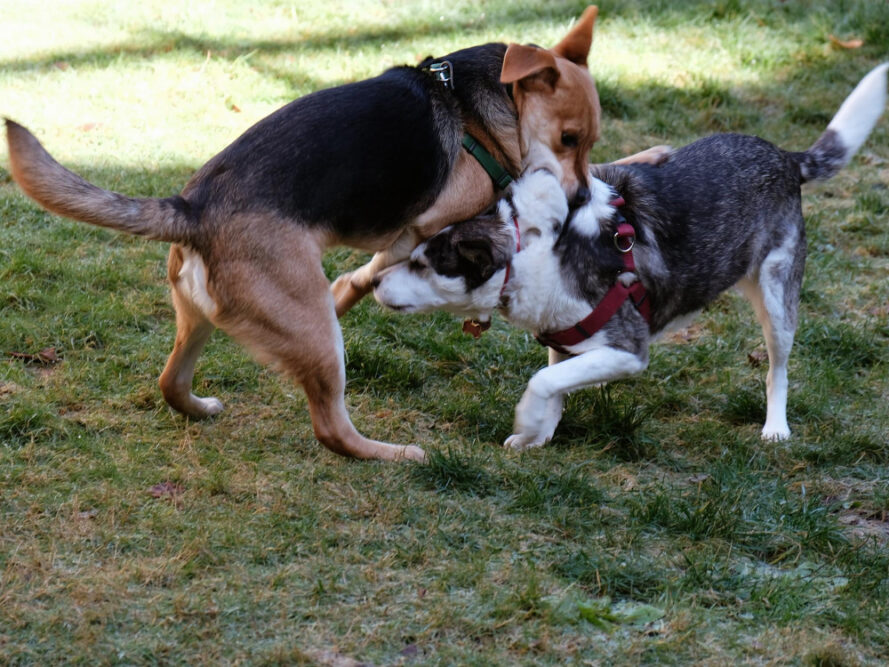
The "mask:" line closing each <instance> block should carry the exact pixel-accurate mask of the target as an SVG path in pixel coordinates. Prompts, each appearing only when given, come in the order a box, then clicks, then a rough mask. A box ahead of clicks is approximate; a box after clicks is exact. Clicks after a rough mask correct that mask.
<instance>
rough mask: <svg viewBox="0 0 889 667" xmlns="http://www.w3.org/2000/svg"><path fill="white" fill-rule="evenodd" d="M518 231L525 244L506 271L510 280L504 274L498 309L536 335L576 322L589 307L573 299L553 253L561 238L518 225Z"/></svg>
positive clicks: (498, 295) (517, 324) (550, 232)
mask: <svg viewBox="0 0 889 667" xmlns="http://www.w3.org/2000/svg"><path fill="white" fill-rule="evenodd" d="M516 231H517V232H518V233H519V234H521V235H522V238H523V245H522V248H521V252H515V253H514V254H513V256H512V258H511V259H510V262H509V264H508V265H507V266H508V267H509V268H508V269H504V271H503V273H504V274H505V273H506V272H507V270H508V271H509V279H508V280H506V276H505V275H504V282H503V284H502V288H501V289H500V290H499V293H498V294H497V309H498V310H499V311H500V312H501V314H502V315H503V317H505V318H506V319H507V320H509V321H510V322H511V323H512V324H514V325H516V326H518V327H521V328H523V329H527V330H529V331H535V332H536V331H546V330H548V329H549V328H552V327H554V326H559V325H561V323H563V322H565V321H566V320H570V321H576V318H578V317H579V316H581V315H582V314H583V313H584V312H585V310H588V309H589V305H588V304H587V303H586V302H585V301H583V300H582V299H578V298H576V297H573V296H572V295H571V292H572V291H573V290H570V288H569V287H568V286H567V285H566V284H565V282H564V279H563V274H562V267H561V262H560V258H559V255H558V254H557V253H556V252H554V250H553V247H554V245H555V241H556V238H557V237H556V236H555V235H554V234H553V233H552V231H550V230H542V229H537V228H529V229H525V230H521V228H520V227H518V226H517V227H516ZM491 282H495V281H491ZM495 284H496V283H495ZM492 291H493V290H492ZM572 318H574V319H572Z"/></svg>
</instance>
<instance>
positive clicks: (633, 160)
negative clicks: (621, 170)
mask: <svg viewBox="0 0 889 667" xmlns="http://www.w3.org/2000/svg"><path fill="white" fill-rule="evenodd" d="M672 153H673V148H672V147H671V146H652V147H651V148H646V149H645V150H644V151H640V152H639V153H634V154H633V155H628V156H627V157H623V158H621V159H620V160H615V161H614V162H612V163H611V164H639V163H643V164H653V165H655V166H657V165H659V164H663V163H664V162H666V161H667V160H668V159H669V158H670V155H672Z"/></svg>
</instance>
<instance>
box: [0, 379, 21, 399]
mask: <svg viewBox="0 0 889 667" xmlns="http://www.w3.org/2000/svg"><path fill="white" fill-rule="evenodd" d="M19 389H20V387H19V386H18V385H17V384H16V383H15V382H0V396H6V395H7V394H14V393H15V392H17V391H18V390H19Z"/></svg>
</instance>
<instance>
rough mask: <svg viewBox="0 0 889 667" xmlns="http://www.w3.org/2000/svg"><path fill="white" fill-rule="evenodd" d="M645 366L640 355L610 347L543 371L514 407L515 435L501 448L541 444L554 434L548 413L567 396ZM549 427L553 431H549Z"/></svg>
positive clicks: (537, 375)
mask: <svg viewBox="0 0 889 667" xmlns="http://www.w3.org/2000/svg"><path fill="white" fill-rule="evenodd" d="M646 366H648V362H647V360H646V359H644V358H642V357H640V355H637V354H632V353H630V352H626V351H624V350H617V349H614V348H611V347H600V348H596V349H595V350H590V351H589V352H584V353H583V354H581V355H579V356H576V357H571V358H570V359H565V360H564V361H561V362H559V363H557V364H555V365H552V366H548V367H546V368H543V369H541V370H539V371H537V373H535V374H534V377H532V378H531V381H530V382H529V383H528V388H527V389H526V390H525V393H524V395H523V396H522V400H521V401H519V404H518V406H517V407H516V416H515V426H514V428H513V430H514V431H515V433H513V435H511V436H509V437H508V438H507V439H506V442H505V443H504V445H505V446H506V447H509V448H511V449H528V448H531V447H539V446H540V445H542V444H544V443H545V442H546V441H547V440H548V439H549V438H550V437H552V432H553V431H554V430H555V427H556V424H558V419H556V423H555V424H554V423H552V414H551V412H550V410H551V409H552V408H553V406H554V405H556V404H554V403H552V400H553V399H554V398H556V397H557V398H558V400H559V402H560V403H559V404H558V405H559V413H560V414H559V417H560V416H561V400H562V399H563V397H564V396H565V394H568V393H569V392H572V391H575V390H577V389H582V388H583V387H589V386H592V385H595V384H601V383H603V382H610V381H611V380H617V379H619V378H622V377H627V376H629V375H635V374H636V373H640V372H641V371H643V370H644V369H645V367H646ZM550 427H551V428H552V430H550Z"/></svg>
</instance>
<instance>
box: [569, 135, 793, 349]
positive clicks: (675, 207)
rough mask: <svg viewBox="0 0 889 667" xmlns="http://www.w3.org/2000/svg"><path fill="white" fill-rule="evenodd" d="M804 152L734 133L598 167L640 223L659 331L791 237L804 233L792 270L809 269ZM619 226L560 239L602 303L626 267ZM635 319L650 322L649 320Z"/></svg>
mask: <svg viewBox="0 0 889 667" xmlns="http://www.w3.org/2000/svg"><path fill="white" fill-rule="evenodd" d="M800 155H801V154H800ZM796 156H797V154H792V153H788V152H785V151H783V150H781V149H779V148H777V147H776V146H774V145H772V144H770V143H768V142H767V141H764V140H762V139H759V138H756V137H750V136H745V135H736V134H727V135H715V136H712V137H708V138H706V139H702V140H700V141H697V142H695V143H693V144H690V145H688V146H685V147H684V148H681V149H679V150H677V151H676V152H675V153H674V154H673V155H672V156H671V157H670V159H669V160H668V161H667V162H666V163H665V164H663V165H661V166H658V167H652V166H649V165H621V166H616V165H600V166H596V167H594V168H593V175H594V176H596V177H597V178H600V179H601V180H603V181H605V182H606V183H608V184H610V185H611V186H612V187H613V188H614V189H615V190H616V191H617V192H618V193H619V194H620V195H621V196H623V197H624V199H625V200H626V205H625V206H624V207H623V208H622V209H621V211H622V212H623V213H624V215H625V216H626V218H627V220H628V221H629V222H630V223H631V224H633V225H634V227H635V228H636V233H637V241H636V248H635V250H634V253H635V255H636V257H637V265H638V266H639V271H638V274H639V277H640V279H641V280H642V283H643V284H644V285H645V287H646V289H647V290H648V294H649V298H650V299H651V333H657V332H658V331H660V330H661V329H663V328H664V327H665V326H666V325H667V324H668V323H669V322H670V321H672V320H674V319H675V318H677V317H680V316H682V315H685V314H689V313H693V312H695V311H697V310H700V309H701V308H703V307H704V306H705V305H707V304H708V303H709V302H710V301H712V300H713V299H715V298H716V297H717V296H718V295H719V294H720V293H721V292H723V291H725V290H726V289H728V288H729V287H731V286H732V285H734V284H735V283H737V282H738V280H740V279H741V278H742V277H744V275H745V273H746V272H747V271H748V270H749V269H750V267H755V266H759V264H760V263H761V262H762V260H763V259H764V258H765V256H766V254H768V252H769V251H771V250H772V249H774V248H776V247H778V246H780V245H781V243H782V241H783V240H784V238H785V236H786V235H787V234H800V235H801V236H800V238H799V242H798V243H799V247H800V248H802V250H800V251H798V253H799V254H798V256H797V257H796V261H795V266H794V271H795V272H799V274H800V275H801V274H802V268H803V261H804V258H805V252H804V248H805V241H804V237H803V236H802V235H803V234H804V231H803V221H802V207H801V203H800V184H801V182H802V177H801V174H800V168H799V162H798V159H797V157H796ZM613 226H614V224H613V223H608V224H606V225H605V227H604V228H603V230H602V233H601V234H600V235H599V236H598V237H597V238H594V239H590V238H588V237H585V236H584V235H582V234H581V233H579V232H578V231H577V230H573V231H572V229H571V225H570V224H569V225H568V229H567V230H566V231H565V235H564V237H563V240H562V241H561V242H560V244H559V252H560V259H561V262H562V265H563V267H564V269H565V273H566V275H574V276H576V280H577V290H578V292H579V294H580V295H582V296H583V297H584V298H586V299H588V300H589V301H590V302H591V303H597V302H598V301H600V300H601V298H602V296H603V295H604V293H605V292H606V291H607V290H608V289H609V288H610V286H611V285H612V284H613V283H614V278H615V276H616V275H617V274H618V273H619V272H620V271H621V267H622V260H621V256H620V253H618V251H617V250H616V249H615V247H614V244H613V241H612V235H613V233H614V229H613ZM647 253H648V254H647ZM658 258H659V261H658ZM578 267H583V268H578ZM797 284H798V282H797ZM624 308H632V305H629V304H625V305H624ZM616 319H621V318H616ZM632 319H633V320H634V321H637V322H641V323H642V324H644V322H642V320H641V317H634V318H632ZM646 328H647V327H646Z"/></svg>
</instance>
